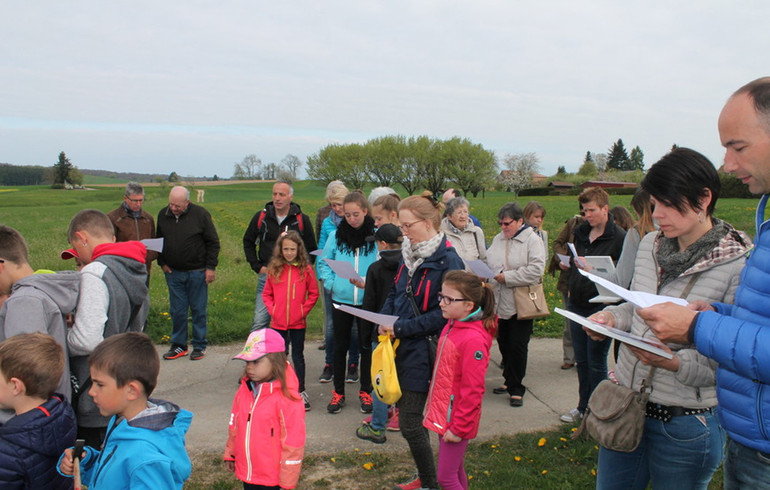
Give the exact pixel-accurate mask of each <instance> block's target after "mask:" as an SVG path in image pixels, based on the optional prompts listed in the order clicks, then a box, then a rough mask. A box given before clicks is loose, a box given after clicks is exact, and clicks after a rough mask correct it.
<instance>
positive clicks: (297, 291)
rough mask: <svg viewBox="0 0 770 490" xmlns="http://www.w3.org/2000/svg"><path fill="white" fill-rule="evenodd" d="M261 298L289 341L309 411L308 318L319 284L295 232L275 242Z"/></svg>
mask: <svg viewBox="0 0 770 490" xmlns="http://www.w3.org/2000/svg"><path fill="white" fill-rule="evenodd" d="M262 299H263V301H264V302H265V307H266V308H267V311H268V313H270V318H271V320H272V323H271V324H270V326H271V327H272V328H274V329H275V330H277V331H278V333H280V334H281V336H283V338H284V340H285V341H286V352H289V344H291V360H292V362H293V363H294V371H296V373H297V378H298V379H299V392H300V395H301V396H302V401H303V402H304V404H305V410H306V411H307V410H310V402H309V398H308V396H307V393H306V392H305V329H306V328H307V316H308V315H309V314H310V310H312V309H313V307H314V306H315V304H316V301H318V283H317V282H316V278H315V272H313V267H312V266H311V265H310V259H309V258H308V255H307V251H306V250H305V244H304V242H303V241H302V237H300V235H299V233H297V232H296V231H288V232H286V233H284V234H282V235H281V236H280V237H279V238H278V240H277V241H276V243H275V247H273V257H272V258H271V259H270V262H269V263H268V265H267V282H265V289H264V290H263V291H262Z"/></svg>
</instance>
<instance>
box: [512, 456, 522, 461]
mask: <svg viewBox="0 0 770 490" xmlns="http://www.w3.org/2000/svg"><path fill="white" fill-rule="evenodd" d="M513 460H514V461H521V456H514V457H513Z"/></svg>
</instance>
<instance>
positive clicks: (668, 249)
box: [655, 218, 728, 290]
mask: <svg viewBox="0 0 770 490" xmlns="http://www.w3.org/2000/svg"><path fill="white" fill-rule="evenodd" d="M711 222H712V223H713V225H714V226H713V228H711V229H710V230H709V231H707V232H706V233H705V234H704V235H703V236H702V237H700V238H698V239H697V240H695V242H693V243H692V244H690V246H689V247H687V248H686V249H685V250H684V251H682V252H680V251H679V243H678V242H677V240H676V238H666V237H664V236H663V233H661V234H660V238H659V243H660V245H659V247H658V250H657V252H656V253H655V258H656V259H657V261H658V265H659V266H660V269H661V273H660V284H659V285H658V289H659V290H660V288H662V287H663V286H665V285H666V284H668V283H670V282H671V281H673V280H674V279H676V278H677V277H679V276H681V275H682V274H684V272H685V271H686V270H688V269H690V268H691V267H692V266H694V265H695V264H696V263H697V262H698V261H699V260H700V259H702V258H703V257H704V256H705V255H706V254H708V253H709V252H711V251H712V250H714V248H716V246H717V245H718V244H719V241H720V240H722V238H724V236H725V235H727V232H728V229H727V226H725V224H724V222H723V221H722V220H718V219H716V218H711Z"/></svg>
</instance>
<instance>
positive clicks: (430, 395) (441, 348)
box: [426, 320, 454, 420]
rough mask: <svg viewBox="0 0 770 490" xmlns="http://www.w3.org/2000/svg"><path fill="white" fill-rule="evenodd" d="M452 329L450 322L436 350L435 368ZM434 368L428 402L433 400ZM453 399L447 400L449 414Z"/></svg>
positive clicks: (452, 324)
mask: <svg viewBox="0 0 770 490" xmlns="http://www.w3.org/2000/svg"><path fill="white" fill-rule="evenodd" d="M452 327H454V320H453V321H452V323H450V324H449V328H448V329H447V332H446V335H445V336H444V341H443V342H441V345H440V346H439V347H438V349H436V361H435V363H436V364H435V366H438V363H439V359H441V355H442V354H443V353H444V346H445V345H446V341H447V339H448V338H449V332H451V331H452ZM426 340H427V338H426ZM435 366H433V372H434V375H433V376H431V380H430V388H428V400H432V399H433V388H434V386H436V375H435V372H436V370H435ZM453 398H454V395H452V396H451V397H450V399H449V410H450V412H451V409H452V399H453ZM447 420H449V414H448V413H447Z"/></svg>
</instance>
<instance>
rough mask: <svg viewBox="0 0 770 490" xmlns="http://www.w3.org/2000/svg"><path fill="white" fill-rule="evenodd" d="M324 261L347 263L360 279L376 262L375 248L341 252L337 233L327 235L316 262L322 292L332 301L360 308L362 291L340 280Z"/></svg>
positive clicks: (348, 282) (362, 299) (344, 280)
mask: <svg viewBox="0 0 770 490" xmlns="http://www.w3.org/2000/svg"><path fill="white" fill-rule="evenodd" d="M324 259H332V260H342V261H345V262H349V263H350V264H351V265H352V266H353V268H354V269H355V270H356V272H357V273H358V275H359V276H361V278H362V279H363V278H365V277H366V271H367V270H368V269H369V266H370V265H372V264H373V263H374V262H376V261H377V247H372V249H371V251H369V252H368V253H367V252H364V250H363V249H362V248H361V247H359V248H357V249H355V251H354V252H352V253H351V252H343V251H342V250H340V249H339V248H337V231H336V230H334V231H332V232H331V233H329V238H328V239H327V240H326V245H324V249H323V253H322V254H321V256H320V257H319V258H318V260H317V261H316V268H317V269H318V279H320V280H321V281H323V285H324V290H326V292H331V295H332V301H334V302H335V303H343V304H346V305H356V306H360V305H361V303H363V301H364V290H363V289H359V288H357V287H355V286H354V285H352V284H351V283H350V281H349V280H348V279H342V278H341V277H339V276H338V275H337V274H335V273H334V271H333V270H332V268H331V267H329V264H327V263H326V261H325V260H324Z"/></svg>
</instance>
